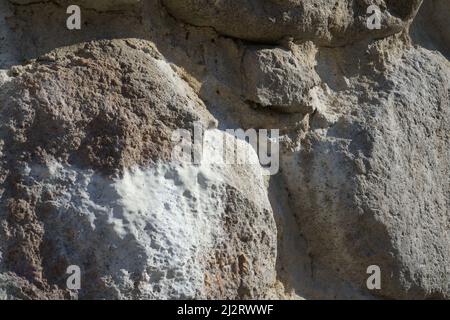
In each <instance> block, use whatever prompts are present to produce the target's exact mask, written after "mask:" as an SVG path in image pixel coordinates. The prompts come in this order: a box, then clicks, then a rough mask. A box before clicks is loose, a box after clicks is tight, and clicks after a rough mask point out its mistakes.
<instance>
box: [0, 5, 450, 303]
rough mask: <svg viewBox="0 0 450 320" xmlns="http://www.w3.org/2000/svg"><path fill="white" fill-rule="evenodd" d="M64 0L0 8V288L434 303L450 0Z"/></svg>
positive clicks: (444, 265)
mask: <svg viewBox="0 0 450 320" xmlns="http://www.w3.org/2000/svg"><path fill="white" fill-rule="evenodd" d="M71 2H72V1H71ZM70 4H72V3H70ZM78 4H79V5H80V6H81V8H82V19H83V20H82V21H83V26H82V30H79V31H70V30H67V29H66V28H65V19H66V18H67V14H66V10H65V9H66V5H68V2H66V1H57V2H55V1H19V0H14V1H6V0H0V146H1V148H0V298H6V299H14V298H19V299H29V298H39V299H44V298H82V299H89V298H107V299H178V298H188V299H190V298H194V299H195V298H212V299H214V298H221V299H235V298H299V297H301V298H310V299H315V298H327V299H334V298H398V299H404V298H414V299H422V298H447V299H448V298H450V267H449V266H450V261H449V260H450V233H449V232H450V178H449V177H450V172H449V171H450V160H449V159H450V129H449V128H450V99H449V92H450V83H449V79H450V77H449V76H450V63H449V61H448V60H447V58H448V47H449V45H450V42H449V40H448V39H447V36H446V33H445V32H444V31H443V30H446V29H448V28H447V25H448V24H447V20H446V19H444V16H441V14H442V12H446V10H447V11H448V10H450V5H449V4H448V3H447V2H446V1H445V0H433V1H429V2H427V3H424V4H423V5H422V6H421V1H418V0H417V1H389V0H385V1H383V0H374V1H369V0H354V1H322V0H310V1H299V0H259V1H257V0H246V1H214V2H210V1H190V0H184V1H178V0H162V1H125V0H123V1H79V2H78ZM370 5H377V6H379V8H380V10H381V22H382V26H381V29H379V30H369V29H368V28H367V26H366V20H367V16H368V15H367V14H366V13H367V8H368V7H369V6H370ZM419 8H420V9H419ZM437 11H438V13H439V14H437V13H436V12H437ZM417 12H418V13H417ZM430 12H432V13H436V17H438V18H436V19H433V21H431V20H430V18H429V17H430V16H431V14H430ZM125 25H126V28H125V27H124V26H125ZM410 26H411V35H412V39H413V40H411V38H410V36H409V29H410ZM437 30H440V32H436V31H437ZM412 41H414V42H415V43H414V42H412ZM414 44H416V45H415V46H414ZM425 48H427V49H425ZM432 50H434V51H432ZM446 57H447V58H446ZM194 128H202V129H203V130H204V131H205V130H206V131H205V134H204V136H203V152H202V154H203V157H202V161H201V163H179V162H178V161H174V159H173V155H174V153H175V151H176V150H177V148H178V147H179V142H180V139H178V138H180V137H179V136H175V137H176V138H174V133H175V132H178V131H177V130H180V129H181V130H185V132H191V133H192V132H195V129H194ZM231 128H233V129H235V128H243V129H245V130H246V129H251V128H256V129H279V130H280V134H281V138H280V148H281V149H280V171H279V173H278V174H276V175H272V176H266V174H267V170H266V169H265V168H263V167H261V166H260V165H259V163H258V158H257V155H256V152H255V150H253V148H252V146H251V145H250V144H249V143H248V142H247V141H242V140H238V139H236V138H235V137H233V136H230V135H229V133H226V132H225V130H226V129H231ZM186 130H187V131H186ZM223 141H232V142H233V144H237V145H239V146H240V150H241V151H242V152H244V153H245V154H247V155H248V157H249V159H247V160H249V161H248V162H246V163H238V164H229V163H226V162H223V161H222V160H223V159H222V158H221V156H222V155H223V151H224V149H225V150H226V152H225V153H228V152H234V149H233V150H232V149H230V148H231V147H230V145H229V144H228V143H225V144H223ZM272 151H274V150H272ZM193 152H194V153H195V150H194V151H193ZM70 265H76V266H79V267H80V269H81V288H80V289H79V290H70V289H68V287H67V284H66V279H67V277H68V275H67V274H66V270H67V267H68V266H70ZM372 265H376V266H378V267H379V268H380V270H381V288H380V289H377V290H369V289H368V287H367V285H366V280H367V278H368V277H369V274H367V268H368V267H369V266H372Z"/></svg>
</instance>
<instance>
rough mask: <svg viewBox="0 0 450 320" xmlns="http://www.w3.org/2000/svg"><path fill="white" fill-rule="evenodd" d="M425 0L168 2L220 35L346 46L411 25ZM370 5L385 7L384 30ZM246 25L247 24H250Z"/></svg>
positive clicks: (172, 8)
mask: <svg viewBox="0 0 450 320" xmlns="http://www.w3.org/2000/svg"><path fill="white" fill-rule="evenodd" d="M420 2H421V1H420V0H402V1H394V0H392V1H391V0H387V1H384V0H377V1H370V0H345V1H342V0H339V1H338V0H334V1H329V0H307V1H303V0H231V1H228V0H219V1H214V2H213V3H211V2H209V1H208V0H200V1H199V0H163V3H164V5H165V6H167V8H168V9H169V11H170V12H171V13H172V14H173V15H174V16H176V17H178V18H181V19H182V20H183V21H186V22H188V23H191V24H194V25H197V26H206V27H212V28H214V30H216V31H217V32H219V33H220V34H224V35H228V36H232V37H236V38H240V39H245V40H250V41H257V42H269V43H274V42H278V41H281V40H283V39H284V38H286V37H292V38H294V39H296V40H300V41H305V40H314V41H317V42H318V43H320V44H324V45H325V44H327V45H341V44H345V43H349V42H353V41H355V40H358V39H360V38H362V37H382V36H388V35H391V34H394V33H397V32H399V31H401V30H402V29H403V28H404V27H405V26H406V25H408V23H409V21H410V20H411V18H412V17H413V16H414V15H415V12H416V10H417V8H418V6H419V4H420ZM370 4H377V5H379V7H380V8H381V9H383V12H382V17H383V20H385V21H384V23H383V27H382V29H381V30H379V31H377V32H375V33H374V32H369V30H368V29H367V28H366V19H365V15H366V11H367V8H368V6H369V5H370ZM244 21H245V23H242V22H244Z"/></svg>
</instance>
